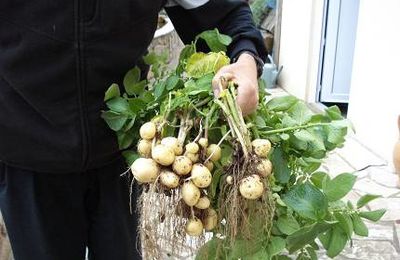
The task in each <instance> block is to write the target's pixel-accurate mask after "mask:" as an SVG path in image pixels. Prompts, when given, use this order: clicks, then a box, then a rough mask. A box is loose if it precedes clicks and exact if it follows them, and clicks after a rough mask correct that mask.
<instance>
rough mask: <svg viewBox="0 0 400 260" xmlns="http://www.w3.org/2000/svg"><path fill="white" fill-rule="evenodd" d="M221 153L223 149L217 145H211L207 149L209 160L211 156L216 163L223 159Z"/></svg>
mask: <svg viewBox="0 0 400 260" xmlns="http://www.w3.org/2000/svg"><path fill="white" fill-rule="evenodd" d="M221 152H222V151H221V147H219V146H218V145H216V144H210V146H209V147H207V158H208V157H210V156H211V158H210V160H211V161H213V162H216V161H218V160H219V159H221Z"/></svg>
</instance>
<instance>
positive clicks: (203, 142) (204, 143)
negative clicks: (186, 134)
mask: <svg viewBox="0 0 400 260" xmlns="http://www.w3.org/2000/svg"><path fill="white" fill-rule="evenodd" d="M199 145H200V146H201V147H203V148H207V146H208V139H206V138H200V139H199Z"/></svg>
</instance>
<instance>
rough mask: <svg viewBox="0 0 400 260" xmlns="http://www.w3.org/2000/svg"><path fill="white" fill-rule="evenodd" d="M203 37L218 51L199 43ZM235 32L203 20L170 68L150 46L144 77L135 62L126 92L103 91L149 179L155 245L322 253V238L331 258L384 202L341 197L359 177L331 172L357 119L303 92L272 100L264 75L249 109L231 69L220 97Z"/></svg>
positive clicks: (140, 179) (149, 249)
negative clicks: (330, 159)
mask: <svg viewBox="0 0 400 260" xmlns="http://www.w3.org/2000/svg"><path fill="white" fill-rule="evenodd" d="M199 41H204V42H205V43H206V44H207V45H208V47H209V52H208V53H204V52H200V51H198V50H197V43H198V42H199ZM230 43H231V39H230V38H229V37H228V36H226V35H222V34H220V33H219V32H218V31H217V30H212V31H205V32H203V33H202V34H200V35H199V36H197V37H196V39H195V40H194V41H193V43H192V44H190V45H187V46H186V47H185V48H184V49H183V50H182V52H181V54H180V60H179V64H178V65H177V67H176V68H175V69H174V70H172V71H171V70H168V69H167V66H166V64H165V61H166V55H156V54H153V53H151V54H148V55H147V56H145V57H144V61H145V62H146V63H147V64H148V65H150V66H151V72H152V75H153V76H154V77H152V78H151V79H147V80H141V78H142V77H141V75H140V70H139V69H138V68H133V69H132V70H130V71H128V73H127V74H126V75H125V77H124V79H123V89H124V91H123V93H121V92H122V89H121V87H120V86H119V85H117V84H112V85H111V86H110V87H109V89H108V90H107V92H106V94H105V99H104V100H105V102H106V104H107V107H108V110H107V111H103V112H102V117H103V118H104V120H105V121H106V122H107V124H108V125H109V127H110V128H111V129H112V130H114V131H116V134H117V138H118V143H119V147H120V149H121V150H122V151H123V155H124V156H125V157H126V159H127V163H128V165H129V167H130V169H131V172H132V176H133V179H134V181H136V182H137V183H139V184H140V186H141V187H142V190H143V191H142V195H141V196H140V198H139V199H138V202H139V203H138V204H139V209H140V213H141V219H140V227H139V231H140V234H141V241H142V246H143V248H144V251H145V256H146V258H148V259H160V258H162V256H161V255H162V253H163V252H165V251H167V252H169V253H170V254H178V255H179V254H180V253H181V252H183V251H187V250H188V248H187V247H182V246H181V245H182V244H186V245H189V246H190V248H193V249H194V250H195V251H196V259H291V258H290V257H297V259H317V254H316V251H317V250H319V249H320V248H325V249H326V254H327V255H328V256H329V257H332V258H333V257H335V256H337V255H338V254H339V253H340V252H341V251H342V250H343V249H344V248H345V246H346V245H348V244H350V245H351V238H352V236H353V235H354V234H356V235H360V236H367V235H368V229H367V227H366V225H365V223H364V219H368V220H371V221H378V220H379V219H380V218H381V217H382V216H383V214H384V213H385V210H383V209H382V210H376V211H366V210H365V209H364V206H365V205H366V204H367V203H368V202H369V201H371V200H373V199H376V198H377V197H378V196H375V195H369V194H367V195H365V196H363V197H362V198H361V199H360V200H359V201H358V202H357V204H356V205H353V204H352V203H351V202H344V201H343V198H344V197H345V196H346V194H347V193H348V192H349V191H350V190H351V189H352V187H353V185H354V183H355V179H356V177H355V176H354V175H352V174H351V173H342V174H339V175H337V176H336V177H335V178H333V179H332V178H330V177H329V175H328V173H327V172H323V171H321V170H320V165H321V163H322V161H323V159H324V158H325V157H326V156H327V154H328V153H329V152H330V151H332V150H334V149H336V148H338V147H341V146H343V144H344V142H345V136H346V134H347V131H348V129H349V123H348V122H347V121H346V120H344V119H343V118H342V116H341V113H340V111H339V109H338V108H337V107H335V106H334V107H330V108H327V109H326V110H325V111H324V112H323V113H319V114H315V113H313V112H312V111H311V110H310V109H309V108H308V107H307V105H306V104H305V103H304V102H303V101H301V100H299V99H297V98H295V97H293V96H284V97H277V98H273V99H271V98H270V97H269V96H268V93H267V92H266V91H265V88H264V85H263V83H262V82H260V84H259V85H260V89H259V97H260V99H259V105H258V108H257V111H256V112H254V113H253V114H252V115H250V116H247V117H243V115H242V113H241V111H240V107H239V106H238V105H237V103H236V94H237V87H238V86H236V85H235V84H234V82H228V81H226V80H225V79H224V78H221V79H220V82H219V87H220V93H221V94H220V96H219V97H214V95H213V92H212V87H211V81H212V79H213V77H214V75H215V73H216V72H217V71H218V69H219V68H221V67H222V66H224V65H227V64H229V62H230V60H229V58H228V57H227V56H226V54H225V51H226V50H227V46H228V45H229V44H230ZM206 234H212V238H211V239H210V238H208V239H206ZM161 238H162V239H161Z"/></svg>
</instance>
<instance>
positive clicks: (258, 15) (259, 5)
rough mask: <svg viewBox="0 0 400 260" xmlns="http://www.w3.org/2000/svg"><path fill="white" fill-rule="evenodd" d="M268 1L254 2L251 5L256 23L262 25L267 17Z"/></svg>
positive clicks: (255, 0) (257, 0) (259, 0)
mask: <svg viewBox="0 0 400 260" xmlns="http://www.w3.org/2000/svg"><path fill="white" fill-rule="evenodd" d="M266 6H267V0H254V1H252V3H251V4H250V8H251V12H252V13H253V19H254V23H255V24H257V25H260V24H261V22H262V19H263V18H264V17H265V10H266Z"/></svg>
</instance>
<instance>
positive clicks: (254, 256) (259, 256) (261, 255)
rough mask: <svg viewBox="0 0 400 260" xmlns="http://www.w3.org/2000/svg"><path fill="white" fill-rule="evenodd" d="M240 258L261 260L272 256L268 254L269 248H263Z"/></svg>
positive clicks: (267, 259) (243, 259)
mask: <svg viewBox="0 0 400 260" xmlns="http://www.w3.org/2000/svg"><path fill="white" fill-rule="evenodd" d="M208 259H212V258H208ZM208 259H207V260H208ZM240 259H242V260H260V259H263V260H269V259H271V256H270V255H269V254H268V251H267V250H265V249H264V248H262V249H261V250H260V251H258V252H256V253H255V254H252V255H249V256H245V257H243V258H240Z"/></svg>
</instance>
